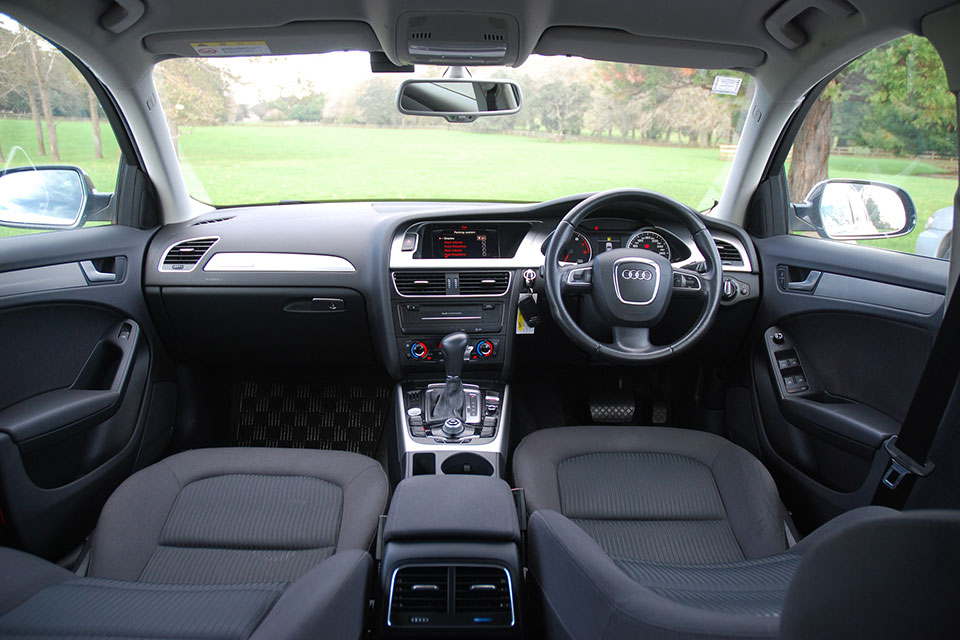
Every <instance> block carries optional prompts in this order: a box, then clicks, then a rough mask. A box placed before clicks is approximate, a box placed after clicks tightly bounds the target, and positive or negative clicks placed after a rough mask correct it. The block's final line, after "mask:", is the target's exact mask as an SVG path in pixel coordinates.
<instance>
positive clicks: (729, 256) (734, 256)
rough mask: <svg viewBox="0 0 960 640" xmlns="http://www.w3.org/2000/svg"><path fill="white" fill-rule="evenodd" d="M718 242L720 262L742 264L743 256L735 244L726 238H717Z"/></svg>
mask: <svg viewBox="0 0 960 640" xmlns="http://www.w3.org/2000/svg"><path fill="white" fill-rule="evenodd" d="M714 242H716V243H717V252H718V253H719V254H720V262H721V263H723V264H729V265H742V264H743V257H742V256H741V255H740V251H738V250H737V248H736V247H735V246H733V245H732V244H730V243H729V242H727V241H726V240H715V241H714Z"/></svg>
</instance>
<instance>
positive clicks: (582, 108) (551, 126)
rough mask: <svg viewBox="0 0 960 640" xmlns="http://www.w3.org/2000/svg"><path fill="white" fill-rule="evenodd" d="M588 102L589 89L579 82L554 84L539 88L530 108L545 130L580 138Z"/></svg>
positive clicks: (550, 83)
mask: <svg viewBox="0 0 960 640" xmlns="http://www.w3.org/2000/svg"><path fill="white" fill-rule="evenodd" d="M589 103H590V88H589V87H588V86H587V85H586V84H584V83H582V82H563V81H559V80H557V81H554V82H548V83H547V84H545V85H543V86H542V87H540V89H539V90H538V91H537V93H536V94H535V95H534V97H533V99H532V100H531V101H530V105H529V108H530V109H531V110H532V111H534V113H535V114H536V115H537V117H538V119H539V120H540V124H541V126H543V128H544V129H546V130H547V131H550V132H553V133H557V134H559V135H561V136H564V135H568V134H572V135H580V131H581V130H582V129H583V115H584V112H586V110H587V107H588V106H589Z"/></svg>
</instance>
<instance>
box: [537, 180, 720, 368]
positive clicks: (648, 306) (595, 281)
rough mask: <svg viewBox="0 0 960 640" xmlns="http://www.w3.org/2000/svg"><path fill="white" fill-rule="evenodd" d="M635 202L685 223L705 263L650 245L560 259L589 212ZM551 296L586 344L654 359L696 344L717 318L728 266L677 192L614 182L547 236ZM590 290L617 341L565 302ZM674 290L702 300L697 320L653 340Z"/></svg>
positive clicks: (564, 322) (607, 352) (613, 355)
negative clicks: (590, 328)
mask: <svg viewBox="0 0 960 640" xmlns="http://www.w3.org/2000/svg"><path fill="white" fill-rule="evenodd" d="M623 202H632V203H637V204H641V205H645V206H646V207H648V208H650V209H655V210H657V211H660V212H663V213H665V214H667V215H672V216H673V217H674V218H676V219H677V220H679V221H680V222H682V223H683V224H684V226H685V227H686V228H687V230H688V231H689V232H690V234H691V235H692V236H693V241H694V244H696V246H697V249H699V250H700V253H701V255H703V259H704V261H705V262H706V270H705V271H703V272H702V273H701V272H696V271H693V270H687V269H675V268H674V267H673V266H672V265H671V264H670V261H669V260H667V259H666V258H664V257H663V256H661V255H660V254H658V253H654V252H652V251H646V250H644V249H612V250H610V251H605V252H603V253H601V254H600V255H598V256H596V257H595V258H594V259H593V260H591V261H590V262H585V263H581V264H576V265H566V266H561V265H560V263H559V257H560V251H561V250H562V249H563V248H564V247H565V246H566V245H567V244H568V243H569V242H570V240H571V239H572V238H573V234H574V233H575V231H576V228H577V225H579V224H580V222H581V221H583V219H584V218H586V217H587V216H588V215H589V214H591V213H593V212H594V211H596V210H598V209H601V208H603V207H605V206H608V205H610V204H614V203H623ZM545 259H546V263H545V266H544V274H545V277H546V290H547V303H548V304H549V305H550V312H551V313H552V314H553V317H554V319H555V320H556V321H557V323H558V324H559V325H560V327H561V328H562V329H563V331H564V333H566V334H567V336H569V337H570V339H571V340H573V341H574V343H576V344H577V345H578V346H579V347H580V348H581V349H584V350H585V351H587V352H588V353H591V354H596V355H597V356H599V357H601V358H603V359H605V360H610V361H613V362H619V363H624V364H640V363H644V364H649V363H653V362H659V361H662V360H665V359H666V358H669V357H671V356H674V355H676V354H678V353H680V352H682V351H684V350H686V349H688V348H689V347H690V346H692V345H693V344H695V343H696V342H697V341H698V340H700V338H702V337H703V336H704V334H706V332H707V330H708V329H709V328H710V326H711V325H712V324H713V320H714V318H716V315H717V309H718V308H719V306H720V290H721V288H722V277H723V275H722V267H721V262H720V255H719V253H717V246H716V244H714V242H713V236H711V235H710V232H709V231H707V228H706V227H705V226H704V224H703V221H702V220H701V219H700V214H698V213H697V212H696V211H694V210H693V209H691V208H690V207H688V206H686V205H685V204H682V203H680V202H677V201H676V200H674V199H672V198H668V197H667V196H664V195H661V194H659V193H654V192H653V191H646V190H643V189H614V190H611V191H603V192H600V193H597V194H594V195H592V196H590V197H589V198H587V199H586V200H583V201H582V202H580V204H578V205H577V206H575V207H574V208H573V209H571V210H570V212H569V213H568V214H567V215H566V216H564V218H563V220H561V221H560V224H559V225H557V228H556V230H555V231H554V232H553V235H552V236H551V237H550V240H549V241H548V242H547V248H546V258H545ZM575 294H579V295H589V296H590V297H591V298H592V299H593V303H594V306H595V307H596V309H597V311H598V313H599V315H600V318H601V320H602V321H603V322H604V323H605V324H606V325H607V326H609V327H610V328H611V330H612V333H613V342H612V343H609V344H607V343H603V342H599V341H597V340H594V339H593V338H591V337H590V336H589V335H587V333H586V332H585V331H584V330H583V329H581V328H580V327H579V326H578V325H577V323H576V321H575V320H574V319H573V317H572V316H571V315H570V312H569V311H567V308H566V306H565V305H564V304H563V296H565V295H575ZM673 296H685V297H695V298H699V299H701V300H702V301H703V309H702V311H701V312H700V316H699V317H698V318H697V321H696V323H694V325H693V327H691V328H690V330H689V331H687V332H686V333H685V334H684V335H683V336H681V337H680V338H679V339H677V340H675V341H674V342H672V343H670V344H665V345H654V344H651V343H650V328H651V327H654V326H656V325H657V324H658V323H659V322H660V321H661V320H662V319H663V316H664V315H665V314H666V312H667V307H668V306H669V304H670V300H671V298H672V297H673Z"/></svg>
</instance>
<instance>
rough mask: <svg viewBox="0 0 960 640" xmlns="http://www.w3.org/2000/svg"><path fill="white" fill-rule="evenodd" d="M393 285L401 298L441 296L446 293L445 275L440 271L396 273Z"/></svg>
mask: <svg viewBox="0 0 960 640" xmlns="http://www.w3.org/2000/svg"><path fill="white" fill-rule="evenodd" d="M393 284H394V285H395V286H396V288H397V293H399V294H400V295H402V296H442V295H445V294H446V293H447V279H446V274H445V273H443V272H442V271H396V272H394V274H393Z"/></svg>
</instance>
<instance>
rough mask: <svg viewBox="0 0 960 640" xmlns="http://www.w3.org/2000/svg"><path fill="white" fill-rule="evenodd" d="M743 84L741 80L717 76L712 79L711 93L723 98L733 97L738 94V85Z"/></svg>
mask: <svg viewBox="0 0 960 640" xmlns="http://www.w3.org/2000/svg"><path fill="white" fill-rule="evenodd" d="M742 83H743V80H742V79H741V78H733V77H731V76H717V77H716V78H714V79H713V89H712V92H713V93H719V94H721V95H725V96H735V95H737V94H738V93H740V85H741V84H742Z"/></svg>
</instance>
